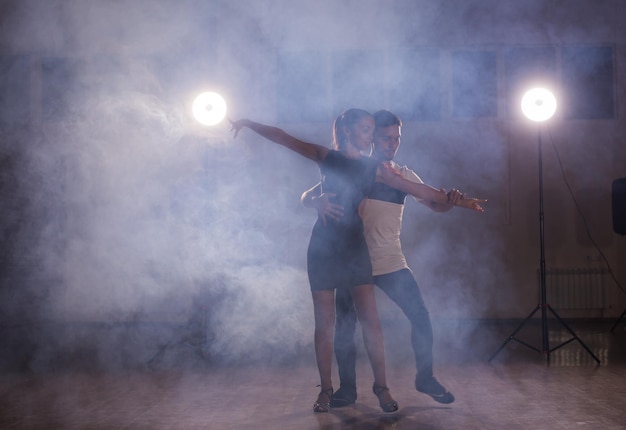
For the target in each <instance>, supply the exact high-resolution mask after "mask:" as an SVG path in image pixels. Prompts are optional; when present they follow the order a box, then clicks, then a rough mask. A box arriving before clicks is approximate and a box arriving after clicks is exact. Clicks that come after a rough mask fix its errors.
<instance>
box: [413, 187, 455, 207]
mask: <svg viewBox="0 0 626 430" xmlns="http://www.w3.org/2000/svg"><path fill="white" fill-rule="evenodd" d="M442 191H444V192H445V190H442ZM446 195H447V196H448V201H447V202H445V203H441V202H434V201H431V200H418V201H419V202H420V203H421V204H423V205H424V206H426V207H427V208H429V209H430V210H432V211H434V212H448V211H449V210H450V209H452V208H453V207H455V206H456V202H457V200H459V199H461V198H463V194H461V192H460V191H459V190H457V189H455V188H453V189H451V190H450V191H448V192H447V193H446Z"/></svg>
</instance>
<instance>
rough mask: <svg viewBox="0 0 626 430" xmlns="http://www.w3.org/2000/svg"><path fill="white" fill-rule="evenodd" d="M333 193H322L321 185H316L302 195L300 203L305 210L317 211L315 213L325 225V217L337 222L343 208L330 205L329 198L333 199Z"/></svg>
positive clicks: (333, 204)
mask: <svg viewBox="0 0 626 430" xmlns="http://www.w3.org/2000/svg"><path fill="white" fill-rule="evenodd" d="M334 196H335V195H334V194H333V193H325V194H324V193H322V184H321V183H319V182H318V183H317V184H315V185H314V186H313V187H311V188H309V189H308V190H306V191H305V192H303V193H302V196H301V197H300V202H301V203H302V206H304V207H305V208H313V209H317V213H318V215H319V216H320V218H322V222H323V223H324V225H326V217H329V218H331V219H334V220H335V221H338V220H339V219H340V218H341V217H343V206H341V205H338V204H336V203H332V202H331V201H330V200H329V198H330V197H334Z"/></svg>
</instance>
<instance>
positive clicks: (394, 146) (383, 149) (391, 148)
mask: <svg viewBox="0 0 626 430" xmlns="http://www.w3.org/2000/svg"><path fill="white" fill-rule="evenodd" d="M400 134H401V130H400V126H399V125H390V126H387V127H379V128H377V129H376V130H375V131H374V154H373V155H374V157H375V158H377V159H379V160H382V161H390V160H393V158H394V157H395V156H396V152H397V151H398V147H399V146H400Z"/></svg>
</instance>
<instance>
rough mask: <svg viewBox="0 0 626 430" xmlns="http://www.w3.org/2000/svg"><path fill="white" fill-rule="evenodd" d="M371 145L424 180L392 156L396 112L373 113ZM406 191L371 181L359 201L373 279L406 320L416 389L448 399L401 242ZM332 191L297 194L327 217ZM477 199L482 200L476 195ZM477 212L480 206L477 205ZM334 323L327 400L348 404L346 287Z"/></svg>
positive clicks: (451, 199)
mask: <svg viewBox="0 0 626 430" xmlns="http://www.w3.org/2000/svg"><path fill="white" fill-rule="evenodd" d="M374 121H375V131H374V147H373V152H372V154H371V157H373V158H376V159H378V160H380V161H382V162H385V163H387V164H391V166H392V167H394V168H395V169H396V170H397V171H399V172H400V173H401V174H402V176H404V177H405V178H406V179H408V180H410V181H413V182H416V183H423V181H422V180H421V178H420V177H419V176H418V175H417V174H415V172H413V171H412V170H411V169H409V168H407V167H406V166H403V167H400V166H398V165H397V164H396V163H395V162H393V158H394V157H395V155H396V152H397V151H398V147H399V146H400V137H401V128H402V122H401V120H400V118H398V117H397V116H396V115H395V114H393V113H391V112H389V111H387V110H381V111H378V112H376V113H375V114H374ZM406 196H407V194H406V193H404V192H402V191H399V190H396V189H393V188H391V187H389V186H387V185H384V184H382V183H376V185H375V186H374V188H373V190H372V192H371V194H370V195H369V196H368V198H367V199H365V200H364V201H363V203H362V204H361V208H360V213H361V216H362V218H363V224H364V228H365V238H366V240H367V245H368V249H369V252H370V258H371V260H372V268H373V274H374V283H375V284H376V285H377V286H378V287H379V288H381V289H382V290H383V291H384V292H385V293H386V294H387V295H388V296H389V298H390V299H391V300H393V301H394V302H395V303H396V304H397V305H398V306H399V307H400V308H401V309H402V311H403V312H404V314H405V315H406V316H407V318H408V319H409V321H410V323H411V344H412V347H413V351H414V354H415V363H416V367H417V375H416V378H415V388H416V389H417V391H420V392H422V393H426V394H428V395H430V396H431V397H432V398H433V399H434V400H436V401H437V402H439V403H444V404H447V403H452V402H453V401H454V396H453V395H452V393H450V392H449V391H448V390H446V389H445V388H444V387H443V386H442V385H441V384H440V383H439V382H438V381H437V380H436V379H435V377H434V376H433V331H432V326H431V323H430V317H429V314H428V310H427V308H426V306H425V304H424V300H423V299H422V295H421V293H420V290H419V287H418V285H417V282H416V281H415V278H414V277H413V273H412V272H411V269H410V268H409V267H408V265H407V262H406V258H405V256H404V254H403V252H402V246H401V243H400V231H401V228H402V214H403V211H404V201H405V198H406ZM332 197H333V196H332V194H321V195H320V184H317V185H316V186H314V187H313V188H311V189H310V190H307V191H305V192H304V193H303V194H302V204H303V205H304V206H306V207H314V208H316V209H317V210H318V212H319V214H320V216H321V217H322V219H323V220H325V218H326V217H331V218H335V219H338V218H341V216H342V214H343V212H342V207H341V206H339V205H336V204H333V203H332V202H331V200H330V199H329V198H332ZM462 198H464V196H463V195H461V193H459V192H458V191H457V190H452V191H450V192H449V193H448V203H447V204H441V203H435V202H429V201H420V203H422V204H424V205H426V206H427V207H429V208H430V209H432V210H433V211H436V212H446V211H449V210H450V209H452V208H453V207H454V205H455V203H456V202H457V200H458V199H462ZM480 201H481V202H482V201H483V200H480ZM479 210H480V211H482V208H480V207H479ZM335 308H336V315H337V316H336V325H335V342H334V349H335V355H336V358H337V364H338V368H339V377H340V380H341V385H340V388H339V390H337V391H336V392H335V393H334V395H333V396H332V399H331V406H332V407H335V408H337V407H342V406H347V405H350V404H353V403H354V402H355V401H356V399H357V393H356V370H355V366H356V346H355V343H354V333H355V326H356V314H355V309H354V304H353V302H352V298H351V296H350V293H349V291H348V290H347V289H343V290H342V289H339V290H337V295H336V298H335Z"/></svg>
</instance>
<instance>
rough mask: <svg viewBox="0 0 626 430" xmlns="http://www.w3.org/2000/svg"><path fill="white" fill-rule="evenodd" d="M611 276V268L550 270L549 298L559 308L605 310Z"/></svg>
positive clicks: (547, 298) (550, 303) (548, 274)
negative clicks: (609, 277) (609, 276)
mask: <svg viewBox="0 0 626 430" xmlns="http://www.w3.org/2000/svg"><path fill="white" fill-rule="evenodd" d="M537 274H538V277H539V276H540V274H539V271H537ZM608 275H609V271H608V270H607V269H591V268H569V269H546V301H547V303H548V304H549V305H550V306H551V307H552V308H553V309H555V310H605V309H607V279H608Z"/></svg>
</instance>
